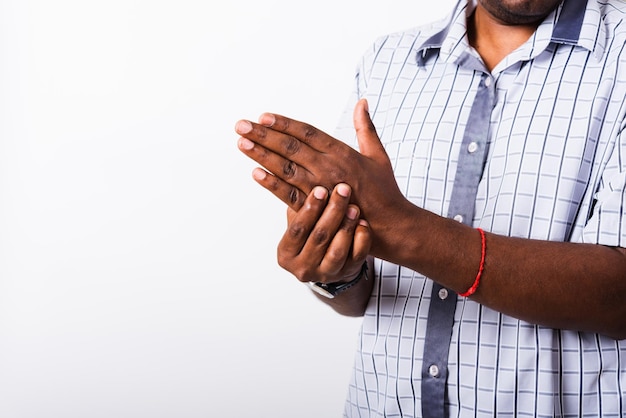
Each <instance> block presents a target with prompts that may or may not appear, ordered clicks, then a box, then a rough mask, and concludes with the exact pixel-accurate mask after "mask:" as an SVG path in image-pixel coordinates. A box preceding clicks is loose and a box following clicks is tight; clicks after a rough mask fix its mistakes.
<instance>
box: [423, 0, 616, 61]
mask: <svg viewBox="0 0 626 418" xmlns="http://www.w3.org/2000/svg"><path fill="white" fill-rule="evenodd" d="M475 8H476V0H459V1H458V3H457V5H456V6H455V8H454V10H453V11H452V13H450V14H449V15H448V17H447V18H446V19H444V20H442V21H440V22H438V23H436V24H434V25H433V26H432V28H431V30H430V31H428V33H427V34H426V35H425V40H424V41H423V42H422V43H421V44H419V46H418V48H417V64H418V65H419V66H423V65H424V64H425V62H426V60H427V59H428V58H429V57H430V56H431V55H433V54H436V53H437V52H438V53H439V57H440V58H441V59H443V60H444V61H449V62H459V60H461V61H466V59H467V54H468V51H470V50H472V51H473V49H471V48H470V47H469V44H468V41H467V36H466V34H467V17H468V16H470V15H471V14H472V12H473V11H474V9H475ZM551 43H552V44H564V45H574V46H579V47H582V48H585V49H587V50H589V51H590V52H592V53H593V55H594V56H595V57H596V58H597V59H600V57H601V56H602V55H603V53H604V49H605V44H606V36H605V28H604V26H603V25H602V24H601V13H600V10H599V6H598V3H597V1H595V0H591V1H587V0H564V1H563V2H562V3H561V4H560V5H559V6H558V7H557V8H556V9H555V10H554V11H553V12H552V13H551V14H550V15H549V16H547V17H546V18H545V19H544V21H543V22H542V23H541V24H540V25H539V27H538V28H537V31H536V32H535V34H534V35H533V36H532V37H531V38H530V39H529V40H528V41H527V42H526V43H525V44H524V45H522V46H521V47H520V48H518V49H517V50H516V51H514V52H513V53H511V55H510V56H509V57H507V59H505V61H507V62H508V63H510V62H511V60H512V59H513V60H515V61H520V60H530V59H532V58H534V57H535V56H537V55H538V54H539V53H541V52H543V51H544V50H545V49H546V48H547V47H548V45H549V44H551ZM474 54H475V52H474ZM501 64H506V63H504V62H503V63H501ZM499 66H500V65H499Z"/></svg>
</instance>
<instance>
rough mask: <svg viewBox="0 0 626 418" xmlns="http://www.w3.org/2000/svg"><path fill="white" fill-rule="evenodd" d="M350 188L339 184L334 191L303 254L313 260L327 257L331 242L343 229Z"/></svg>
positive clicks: (303, 249)
mask: <svg viewBox="0 0 626 418" xmlns="http://www.w3.org/2000/svg"><path fill="white" fill-rule="evenodd" d="M350 193H351V189H350V186H348V185H347V184H338V185H337V186H336V187H335V189H334V190H333V192H332V194H331V196H330V198H329V200H328V204H327V205H326V208H324V212H323V213H322V215H321V216H320V218H319V220H318V221H317V223H316V224H315V226H314V227H313V230H312V231H311V233H310V236H309V239H308V240H307V242H306V243H305V245H304V247H303V248H302V253H304V254H306V255H307V256H310V257H311V258H315V259H319V260H320V261H321V260H322V259H323V258H324V257H325V254H326V252H327V250H328V246H329V244H330V242H331V241H332V240H333V238H334V237H335V235H336V234H337V232H338V230H339V228H340V227H341V225H342V223H343V221H344V218H345V217H346V213H347V211H348V204H349V201H350Z"/></svg>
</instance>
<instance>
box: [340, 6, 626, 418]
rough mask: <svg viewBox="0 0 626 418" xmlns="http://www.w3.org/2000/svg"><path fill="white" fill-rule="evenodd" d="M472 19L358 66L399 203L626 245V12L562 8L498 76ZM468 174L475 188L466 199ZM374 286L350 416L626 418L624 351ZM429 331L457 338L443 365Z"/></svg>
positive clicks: (521, 232) (457, 16) (386, 273)
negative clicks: (463, 183) (434, 401)
mask: <svg viewBox="0 0 626 418" xmlns="http://www.w3.org/2000/svg"><path fill="white" fill-rule="evenodd" d="M474 8H475V3H474V2H473V1H471V0H470V1H466V0H460V2H459V3H458V4H457V6H456V7H455V8H454V10H453V11H452V13H451V14H450V15H449V17H448V18H446V19H444V20H442V21H441V22H436V23H434V24H433V25H430V26H426V27H420V28H416V29H414V30H407V31H403V32H398V33H393V34H390V35H387V36H384V37H381V38H380V39H378V40H377V41H376V42H375V44H374V45H373V46H372V48H371V49H370V50H368V51H367V52H366V53H365V54H364V56H363V58H362V61H361V62H360V64H359V66H358V71H357V77H356V80H355V81H356V88H355V93H354V99H358V98H362V97H364V98H367V99H368V103H369V108H370V113H371V115H372V119H373V122H374V124H375V126H376V129H377V131H378V133H379V135H380V137H381V140H382V142H383V144H384V146H385V149H386V151H387V153H388V155H389V156H390V158H391V160H392V164H393V167H394V172H395V175H396V179H397V182H398V185H399V187H400V189H401V190H402V191H403V193H404V194H405V196H406V197H407V198H408V199H409V200H410V201H411V202H413V203H414V204H416V205H418V206H420V207H422V208H425V209H427V210H430V211H432V212H434V213H436V214H439V215H441V216H446V217H452V218H454V219H457V220H459V221H461V222H464V223H466V224H468V225H471V226H474V227H481V228H483V229H484V230H485V231H490V232H493V233H496V234H500V235H505V236H511V237H521V238H532V239H542V240H552V241H568V242H581V243H582V242H585V243H595V244H602V245H608V246H620V247H626V216H625V214H626V205H625V203H626V195H625V185H626V133H624V128H625V114H626V52H625V49H626V20H625V19H624V18H625V17H626V2H622V1H619V0H605V1H597V0H590V1H573V0H566V1H565V2H564V3H562V4H561V5H560V6H559V7H558V8H557V9H556V10H555V11H554V12H553V13H552V14H550V15H549V16H548V17H547V18H546V19H545V20H544V21H543V22H542V24H541V25H540V26H539V27H538V29H537V30H536V32H535V34H534V35H533V36H531V38H530V39H529V40H528V41H527V42H526V43H524V44H523V45H522V46H520V47H519V48H518V49H517V50H515V51H514V52H512V53H511V54H509V55H508V56H507V57H506V58H505V59H504V60H503V61H502V62H500V63H499V64H498V65H497V66H496V67H495V68H494V69H493V70H492V71H488V70H487V69H486V68H485V67H484V65H483V63H482V61H481V60H480V57H479V56H478V55H477V54H476V52H475V51H474V50H473V49H472V48H471V47H470V46H469V44H468V41H467V36H466V19H467V16H469V15H470V14H471V13H472V12H473V10H474ZM479 105H480V106H479ZM480 109H483V110H484V109H486V113H485V114H486V116H484V117H482V119H481V118H480V117H476V115H477V113H476V112H478V111H479V110H480ZM351 112H352V106H351V105H350V106H348V107H347V110H346V116H347V117H346V118H345V121H344V122H342V123H341V124H340V126H339V130H338V132H337V134H338V135H339V136H340V137H342V138H344V139H345V140H346V141H348V142H350V141H353V137H354V131H353V129H352V121H351V118H350V117H349V116H350V115H351ZM474 155H480V158H477V159H476V158H474V157H473V156H474ZM467 172H470V174H472V175H476V182H475V183H476V184H475V185H474V186H475V187H474V190H473V191H472V192H471V193H469V194H468V193H465V194H464V193H460V194H458V193H456V192H455V187H456V188H457V190H459V186H458V185H459V181H460V179H459V177H460V176H461V175H463V176H465V175H466V173H467ZM456 208H460V209H459V213H456V212H455V211H456ZM465 209H467V210H465ZM463 211H465V212H463ZM461 212H463V213H461ZM468 217H469V219H468ZM477 237H478V235H477ZM477 239H478V238H477ZM375 276H376V284H375V287H374V290H373V293H372V295H371V298H370V301H369V305H368V308H367V311H366V314H365V316H364V319H363V325H362V329H361V331H360V334H359V344H358V352H357V356H356V360H355V365H354V370H353V375H352V380H351V383H350V387H349V391H348V392H349V394H348V399H347V402H346V410H345V411H346V412H345V414H346V416H349V417H421V416H423V411H422V404H423V403H424V402H426V401H427V400H430V399H431V398H432V397H433V396H435V397H436V396H440V397H442V399H441V403H442V405H444V410H443V413H442V415H443V416H451V417H456V416H458V417H470V416H471V417H475V416H481V417H494V416H498V417H506V416H509V417H518V416H546V417H552V416H585V417H587V416H602V417H623V416H625V414H626V341H616V340H613V339H610V338H608V337H605V336H602V335H596V334H592V333H582V332H575V331H568V330H558V329H550V328H546V327H543V326H538V325H535V324H531V323H526V322H524V321H521V320H518V319H516V318H513V317H510V316H507V315H504V314H502V313H499V312H496V311H494V310H491V309H489V308H487V307H485V306H482V305H480V304H478V303H476V302H474V301H472V300H469V299H466V298H461V297H457V295H456V294H454V293H453V292H452V291H448V290H447V289H441V288H437V287H436V286H437V285H436V284H435V283H433V282H432V281H431V280H430V279H429V278H427V277H424V276H422V275H421V274H419V273H417V272H415V271H412V270H410V269H407V268H405V267H402V266H397V265H394V264H392V263H388V262H386V261H383V260H376V264H375ZM433 288H435V290H437V291H436V292H433ZM439 298H441V299H446V298H453V300H454V304H455V306H454V309H453V311H452V314H451V315H453V317H452V318H450V319H451V320H450V321H449V324H448V323H447V322H445V321H444V322H435V321H434V320H433V311H434V309H431V305H432V304H434V303H438V299H439ZM429 326H430V327H431V329H430V330H429V331H428V332H427V328H428V327H429ZM432 333H435V334H437V335H439V334H440V335H447V337H446V338H448V339H449V344H448V346H447V347H446V350H447V354H446V358H445V359H444V361H442V362H441V363H438V364H427V363H426V362H425V360H424V359H425V358H429V353H430V351H432V350H437V349H438V348H437V347H432V343H429V340H430V339H431V337H430V336H431V334H432ZM431 378H432V379H439V381H442V382H443V385H444V387H445V391H444V392H443V393H442V394H437V395H435V394H433V393H430V392H429V391H428V390H426V389H424V388H425V387H427V386H425V385H424V383H425V382H424V380H425V379H431ZM442 379H443V380H442ZM432 416H438V415H437V414H435V415H432Z"/></svg>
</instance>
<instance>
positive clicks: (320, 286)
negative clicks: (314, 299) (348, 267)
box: [307, 261, 369, 299]
mask: <svg viewBox="0 0 626 418" xmlns="http://www.w3.org/2000/svg"><path fill="white" fill-rule="evenodd" d="M363 278H365V280H368V278H369V276H368V267H367V261H365V262H363V265H362V266H361V270H359V273H358V274H357V275H356V277H354V278H353V279H352V280H350V281H349V282H334V283H321V282H307V285H308V286H309V287H310V288H311V290H313V291H314V292H316V293H318V294H320V295H322V296H325V297H327V298H329V299H333V298H335V297H336V296H338V295H340V294H341V293H343V292H345V291H346V290H348V289H350V288H352V287H354V286H355V285H357V284H358V283H359V282H360V281H361V279H363Z"/></svg>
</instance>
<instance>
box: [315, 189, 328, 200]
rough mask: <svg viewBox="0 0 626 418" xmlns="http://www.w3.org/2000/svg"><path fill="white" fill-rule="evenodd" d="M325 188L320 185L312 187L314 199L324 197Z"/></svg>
mask: <svg viewBox="0 0 626 418" xmlns="http://www.w3.org/2000/svg"><path fill="white" fill-rule="evenodd" d="M326 192H327V190H326V188H325V187H322V186H317V187H316V188H315V189H313V196H315V198H316V199H318V200H323V199H325V198H326Z"/></svg>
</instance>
